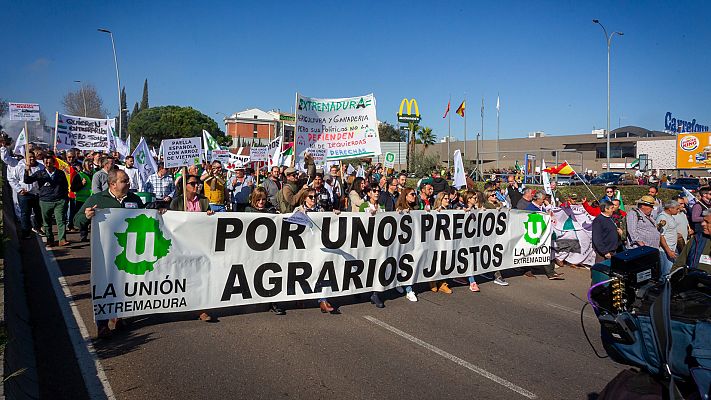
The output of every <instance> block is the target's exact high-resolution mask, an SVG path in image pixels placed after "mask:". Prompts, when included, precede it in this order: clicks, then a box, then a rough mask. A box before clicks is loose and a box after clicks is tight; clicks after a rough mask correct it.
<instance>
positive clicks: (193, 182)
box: [170, 175, 215, 322]
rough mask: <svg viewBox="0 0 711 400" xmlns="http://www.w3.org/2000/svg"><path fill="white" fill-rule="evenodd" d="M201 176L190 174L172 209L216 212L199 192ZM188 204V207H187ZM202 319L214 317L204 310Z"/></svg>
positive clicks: (171, 203) (207, 319)
mask: <svg viewBox="0 0 711 400" xmlns="http://www.w3.org/2000/svg"><path fill="white" fill-rule="evenodd" d="M199 184H200V178H198V177H197V175H188V179H187V180H186V181H185V194H180V195H179V196H176V197H175V198H174V199H173V200H172V201H171V202H170V210H172V211H188V212H204V213H207V215H212V214H214V213H215V212H214V211H212V210H211V209H210V201H209V200H207V198H206V197H205V196H203V195H201V194H200V193H198V189H197V187H198V185H199ZM186 204H187V209H186V207H185V206H186ZM200 320H201V321H205V322H210V321H212V317H211V316H210V314H208V313H207V312H205V311H203V312H202V313H201V314H200Z"/></svg>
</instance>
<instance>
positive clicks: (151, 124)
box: [128, 106, 224, 146]
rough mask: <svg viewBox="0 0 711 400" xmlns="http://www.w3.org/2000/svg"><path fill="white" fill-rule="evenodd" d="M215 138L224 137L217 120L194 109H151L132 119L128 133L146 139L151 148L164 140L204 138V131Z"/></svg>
mask: <svg viewBox="0 0 711 400" xmlns="http://www.w3.org/2000/svg"><path fill="white" fill-rule="evenodd" d="M203 129H205V130H206V131H208V132H210V133H212V135H213V136H215V137H217V136H223V135H224V133H223V132H222V130H220V127H219V126H218V125H217V123H216V122H215V120H213V119H212V118H210V117H208V116H207V115H205V114H203V113H201V112H200V111H198V110H195V109H194V108H192V107H180V106H161V107H151V108H148V109H146V110H142V111H139V113H138V114H137V115H136V116H135V117H134V118H131V121H130V122H129V124H128V133H130V134H131V136H135V137H140V136H143V137H144V138H146V141H147V142H148V144H149V145H151V146H158V145H160V142H161V140H163V139H177V138H187V137H202V130H203Z"/></svg>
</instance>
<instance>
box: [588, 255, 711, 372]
mask: <svg viewBox="0 0 711 400" xmlns="http://www.w3.org/2000/svg"><path fill="white" fill-rule="evenodd" d="M660 271H661V269H660V260H659V249H656V248H653V247H647V246H643V247H639V248H635V249H631V250H627V251H625V252H622V253H618V254H616V255H614V256H613V257H612V259H611V260H607V261H605V262H603V263H598V264H596V265H594V266H593V268H592V278H593V285H592V286H591V287H590V289H589V291H588V302H589V303H590V304H591V305H592V306H593V308H594V310H595V314H596V315H597V318H598V321H599V323H600V327H601V339H602V343H603V346H604V348H605V350H606V351H607V354H608V355H609V356H610V358H611V359H612V360H614V361H616V362H618V363H621V364H625V365H631V366H635V367H638V368H640V369H642V370H644V371H646V372H647V373H649V374H650V375H652V376H654V377H658V378H664V379H668V378H669V377H672V376H673V377H676V378H677V379H680V380H681V382H686V383H691V382H694V380H696V381H697V383H698V379H697V376H696V374H695V373H694V372H695V371H699V370H701V371H704V372H703V373H704V374H706V373H708V372H711V276H709V275H708V274H707V273H705V272H704V271H701V270H698V269H688V268H680V269H677V270H676V271H674V273H672V274H671V276H669V277H662V276H660ZM586 336H587V334H586ZM667 346H668V347H667Z"/></svg>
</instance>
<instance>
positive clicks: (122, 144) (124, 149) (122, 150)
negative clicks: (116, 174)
mask: <svg viewBox="0 0 711 400" xmlns="http://www.w3.org/2000/svg"><path fill="white" fill-rule="evenodd" d="M114 140H115V142H116V151H117V152H118V153H119V156H120V157H121V160H122V161H123V159H124V158H126V156H127V155H129V154H131V153H129V149H128V148H129V144H128V143H129V142H128V140H129V139H128V138H126V141H123V140H121V138H117V137H114Z"/></svg>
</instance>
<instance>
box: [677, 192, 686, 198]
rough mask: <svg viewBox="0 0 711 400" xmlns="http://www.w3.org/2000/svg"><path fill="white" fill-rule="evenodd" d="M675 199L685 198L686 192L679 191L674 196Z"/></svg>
mask: <svg viewBox="0 0 711 400" xmlns="http://www.w3.org/2000/svg"><path fill="white" fill-rule="evenodd" d="M676 198H677V199H685V198H686V193H684V192H679V194H678V195H677V196H676Z"/></svg>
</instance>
